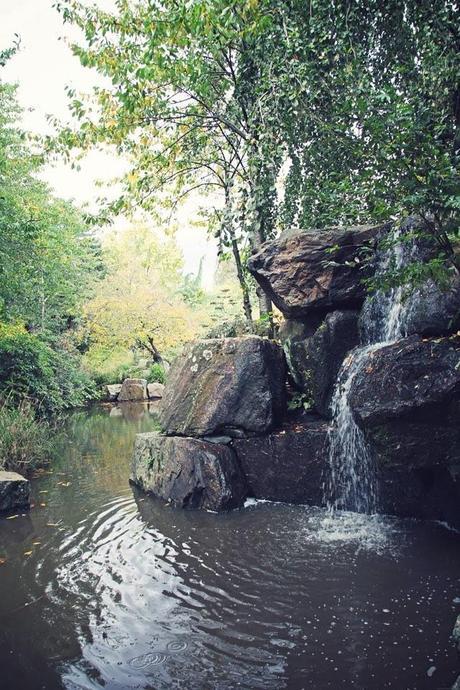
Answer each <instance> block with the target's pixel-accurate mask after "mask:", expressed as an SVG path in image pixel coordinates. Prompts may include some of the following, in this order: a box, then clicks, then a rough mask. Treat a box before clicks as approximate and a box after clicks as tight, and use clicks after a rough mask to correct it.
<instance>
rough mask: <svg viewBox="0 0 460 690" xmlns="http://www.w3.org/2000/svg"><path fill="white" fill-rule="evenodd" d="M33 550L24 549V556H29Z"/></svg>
mask: <svg viewBox="0 0 460 690" xmlns="http://www.w3.org/2000/svg"><path fill="white" fill-rule="evenodd" d="M32 554H33V551H24V556H31V555H32Z"/></svg>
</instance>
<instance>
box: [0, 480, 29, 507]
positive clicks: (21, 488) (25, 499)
mask: <svg viewBox="0 0 460 690" xmlns="http://www.w3.org/2000/svg"><path fill="white" fill-rule="evenodd" d="M29 503H30V483H29V481H28V480H27V479H25V478H24V477H23V476H22V475H20V474H18V473H17V472H6V471H4V470H0V512H4V511H8V510H17V509H18V508H25V507H27V506H28V505H29Z"/></svg>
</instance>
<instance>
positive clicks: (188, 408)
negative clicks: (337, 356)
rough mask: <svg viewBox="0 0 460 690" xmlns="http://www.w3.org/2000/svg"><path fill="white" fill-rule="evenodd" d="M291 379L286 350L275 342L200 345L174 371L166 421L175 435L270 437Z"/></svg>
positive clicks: (225, 340)
mask: <svg viewBox="0 0 460 690" xmlns="http://www.w3.org/2000/svg"><path fill="white" fill-rule="evenodd" d="M285 379H286V368H285V362H284V355H283V352H282V350H281V348H280V347H279V346H278V345H276V344H275V343H274V342H272V341H269V340H264V339H262V338H259V337H256V336H246V337H241V338H222V339H215V340H201V341H197V342H195V343H192V344H191V345H189V346H188V347H186V348H185V350H184V353H183V355H182V357H180V358H178V360H176V362H175V363H174V365H173V366H172V368H171V372H170V375H169V378H168V382H167V384H166V388H165V392H164V396H163V402H162V410H161V414H160V422H161V424H162V426H163V429H164V430H165V432H166V433H167V434H170V435H180V436H211V435H216V434H217V435H218V434H224V435H228V436H233V437H235V436H245V435H248V434H262V433H265V432H267V431H269V430H270V429H271V428H272V426H273V425H274V423H275V421H276V420H277V418H278V417H279V416H280V415H281V414H282V412H283V409H284V403H285Z"/></svg>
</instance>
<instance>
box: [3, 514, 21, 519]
mask: <svg viewBox="0 0 460 690" xmlns="http://www.w3.org/2000/svg"><path fill="white" fill-rule="evenodd" d="M17 517H19V515H10V516H9V517H7V518H6V519H7V520H14V518H17Z"/></svg>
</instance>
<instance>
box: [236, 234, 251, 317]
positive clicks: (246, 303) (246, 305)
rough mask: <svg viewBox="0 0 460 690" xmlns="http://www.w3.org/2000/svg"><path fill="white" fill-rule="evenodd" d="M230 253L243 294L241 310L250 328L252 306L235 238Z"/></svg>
mask: <svg viewBox="0 0 460 690" xmlns="http://www.w3.org/2000/svg"><path fill="white" fill-rule="evenodd" d="M232 251H233V258H234V259H235V265H236V273H237V275H238V281H239V283H240V287H241V292H242V293H243V310H244V316H245V318H246V321H247V322H248V323H249V324H250V326H251V328H252V306H251V300H250V297H249V288H248V284H247V282H246V278H245V275H244V270H243V265H242V263H241V255H240V250H239V249H238V243H237V241H236V240H235V238H233V239H232Z"/></svg>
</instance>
